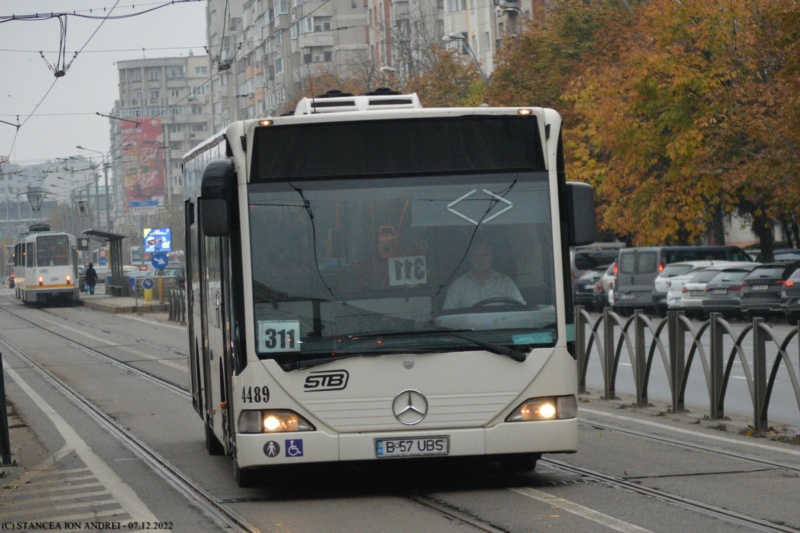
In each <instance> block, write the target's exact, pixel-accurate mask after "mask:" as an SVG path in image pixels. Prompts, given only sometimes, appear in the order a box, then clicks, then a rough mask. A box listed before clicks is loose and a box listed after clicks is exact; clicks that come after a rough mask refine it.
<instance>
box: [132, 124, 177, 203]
mask: <svg viewBox="0 0 800 533" xmlns="http://www.w3.org/2000/svg"><path fill="white" fill-rule="evenodd" d="M163 141H164V134H163V132H162V129H161V119H160V118H158V117H152V118H144V119H142V120H141V122H140V123H139V124H138V125H137V124H129V123H127V122H126V123H125V126H123V127H122V175H123V183H124V185H125V205H126V209H127V211H129V212H131V213H141V214H155V213H157V212H158V209H159V207H161V206H163V205H164V195H165V192H166V188H165V184H164V168H165V167H164V157H165V150H164V145H163Z"/></svg>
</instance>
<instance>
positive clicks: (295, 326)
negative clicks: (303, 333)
mask: <svg viewBox="0 0 800 533" xmlns="http://www.w3.org/2000/svg"><path fill="white" fill-rule="evenodd" d="M258 347H259V351H261V352H267V353H278V352H299V351H300V322H298V321H297V320H259V321H258Z"/></svg>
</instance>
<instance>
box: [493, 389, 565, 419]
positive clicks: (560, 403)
mask: <svg viewBox="0 0 800 533" xmlns="http://www.w3.org/2000/svg"><path fill="white" fill-rule="evenodd" d="M576 416H578V402H577V400H576V399H575V396H572V395H570V396H548V397H543V398H530V399H528V400H525V401H524V402H522V404H520V405H519V407H517V408H516V409H514V410H513V411H512V412H511V414H510V415H508V417H506V422H530V421H533V420H560V419H564V418H575V417H576Z"/></svg>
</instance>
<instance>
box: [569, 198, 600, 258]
mask: <svg viewBox="0 0 800 533" xmlns="http://www.w3.org/2000/svg"><path fill="white" fill-rule="evenodd" d="M566 185H567V227H568V228H569V245H570V246H578V245H581V244H591V243H593V242H594V241H595V238H596V233H597V225H596V221H595V215H594V190H593V189H592V187H591V185H588V184H586V183H567V184H566Z"/></svg>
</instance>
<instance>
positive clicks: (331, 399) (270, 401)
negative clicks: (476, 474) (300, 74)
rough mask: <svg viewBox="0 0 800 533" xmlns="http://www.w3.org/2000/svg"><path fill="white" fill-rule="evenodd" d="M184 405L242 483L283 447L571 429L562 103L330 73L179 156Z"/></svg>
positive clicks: (569, 445)
mask: <svg viewBox="0 0 800 533" xmlns="http://www.w3.org/2000/svg"><path fill="white" fill-rule="evenodd" d="M183 167H184V178H185V186H186V191H187V193H186V199H185V206H186V211H185V217H186V255H187V265H186V266H187V278H186V279H187V298H188V300H187V302H188V316H189V321H188V322H189V324H188V329H189V343H190V356H189V360H190V372H191V388H192V396H193V402H194V407H195V409H196V410H197V412H198V414H199V415H200V417H201V418H202V420H203V424H204V426H205V432H206V446H207V448H208V451H209V453H211V454H227V455H229V456H231V457H232V459H233V464H234V476H235V478H236V480H237V482H238V483H239V485H241V486H252V485H257V484H259V483H260V481H261V480H262V479H263V478H264V476H265V469H268V468H269V467H273V466H277V465H299V464H302V463H325V462H339V461H341V462H345V461H393V460H415V459H417V458H422V457H425V458H431V457H433V458H441V459H442V460H446V459H447V458H453V457H459V458H467V457H469V458H476V459H478V458H485V459H489V460H492V461H499V462H500V463H502V464H503V465H505V466H507V467H509V468H514V469H527V470H530V469H532V468H534V467H535V465H536V461H537V460H538V459H539V457H541V455H542V454H543V453H571V452H575V451H576V449H577V446H578V421H577V401H576V395H577V383H578V380H577V369H576V361H575V353H574V350H573V346H572V343H573V337H574V323H573V311H572V302H571V286H570V261H569V247H570V246H571V245H580V244H586V243H591V242H593V241H594V236H595V219H594V205H593V204H594V201H593V194H592V190H591V188H590V187H589V186H588V185H585V184H578V183H568V182H567V181H566V179H565V174H564V155H563V148H562V141H561V118H560V117H559V115H558V113H556V112H555V111H553V110H550V109H542V108H537V107H505V108H492V107H476V108H447V109H444V108H441V109H427V108H423V107H422V106H421V105H420V103H419V100H418V98H417V95H416V94H399V93H393V92H390V91H386V90H379V91H376V92H374V93H371V94H364V95H359V96H352V95H347V94H342V93H340V92H334V93H330V94H327V95H323V96H321V97H316V98H307V99H304V100H302V101H300V102H299V104H298V105H297V108H296V110H295V112H294V113H293V114H291V115H289V116H281V117H274V118H268V119H253V120H245V121H239V122H235V123H233V124H231V125H230V126H228V127H227V128H225V129H224V130H223V131H221V132H220V133H218V134H217V135H215V136H213V137H211V138H209V139H207V140H206V141H204V142H203V143H202V144H200V145H199V146H197V147H196V148H195V149H193V150H192V151H191V152H189V153H187V154H186V156H185V157H184V161H183Z"/></svg>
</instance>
